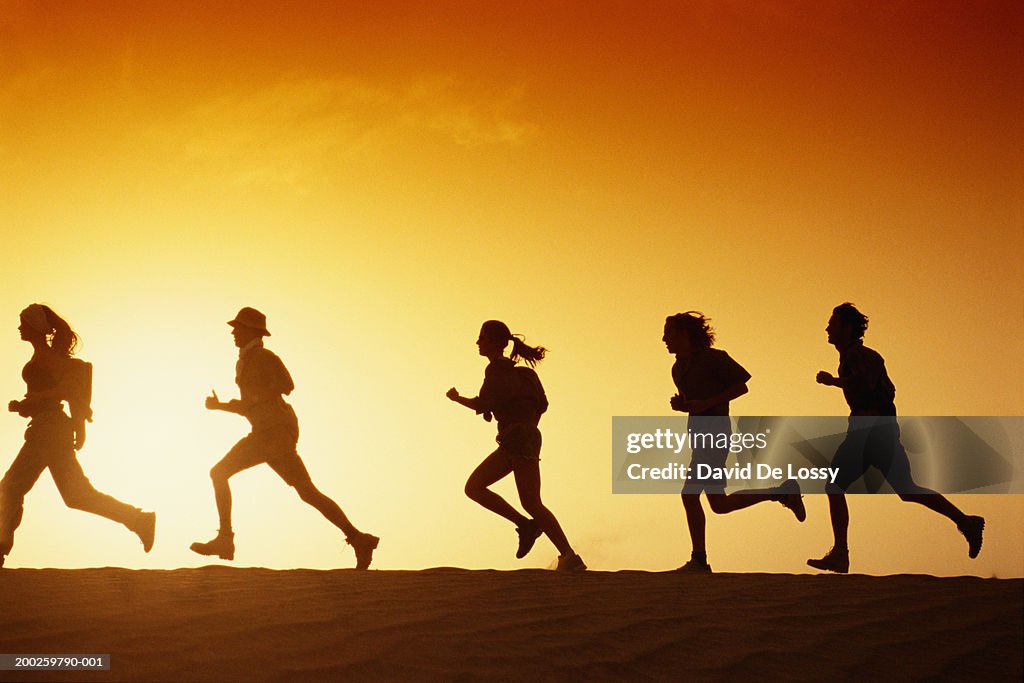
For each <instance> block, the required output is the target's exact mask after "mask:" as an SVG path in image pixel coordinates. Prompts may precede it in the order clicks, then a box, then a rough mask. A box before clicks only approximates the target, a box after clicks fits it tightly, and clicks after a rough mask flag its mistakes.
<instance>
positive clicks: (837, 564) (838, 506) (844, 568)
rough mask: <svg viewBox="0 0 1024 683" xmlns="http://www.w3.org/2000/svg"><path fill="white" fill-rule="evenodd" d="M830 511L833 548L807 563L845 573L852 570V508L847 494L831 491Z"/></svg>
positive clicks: (818, 567)
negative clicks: (849, 530) (848, 537)
mask: <svg viewBox="0 0 1024 683" xmlns="http://www.w3.org/2000/svg"><path fill="white" fill-rule="evenodd" d="M828 512H829V517H830V518H831V520H832V536H833V539H834V541H833V545H832V549H831V550H829V551H828V552H827V553H826V554H825V556H824V557H822V558H820V559H816V560H815V559H811V560H807V565H808V566H810V567H814V568H815V569H824V570H825V571H830V572H836V573H837V574H845V573H847V572H848V571H850V550H849V547H848V545H847V529H849V526H850V509H849V508H848V507H847V505H846V494H844V493H829V494H828Z"/></svg>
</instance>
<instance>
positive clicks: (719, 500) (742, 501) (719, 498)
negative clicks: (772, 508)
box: [708, 479, 807, 522]
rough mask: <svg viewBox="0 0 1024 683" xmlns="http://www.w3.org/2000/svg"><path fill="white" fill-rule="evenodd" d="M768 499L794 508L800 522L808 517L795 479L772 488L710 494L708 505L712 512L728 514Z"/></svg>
mask: <svg viewBox="0 0 1024 683" xmlns="http://www.w3.org/2000/svg"><path fill="white" fill-rule="evenodd" d="M768 501H775V502H778V503H782V505H783V506H784V507H786V508H787V509H789V510H792V512H793V514H794V515H796V518H797V521H799V522H802V521H804V520H805V519H807V512H806V511H805V510H804V504H803V500H802V499H801V496H800V486H799V484H797V482H796V481H795V480H793V479H790V480H788V481H786V482H785V483H784V484H782V485H781V486H778V487H775V488H770V489H751V490H749V491H743V492H742V493H740V492H737V493H730V494H724V493H709V494H708V506H709V507H710V508H711V511H712V512H714V513H715V514H719V515H724V514H728V513H730V512H735V511H736V510H742V509H744V508H748V507H750V506H752V505H757V504H758V503H764V502H768Z"/></svg>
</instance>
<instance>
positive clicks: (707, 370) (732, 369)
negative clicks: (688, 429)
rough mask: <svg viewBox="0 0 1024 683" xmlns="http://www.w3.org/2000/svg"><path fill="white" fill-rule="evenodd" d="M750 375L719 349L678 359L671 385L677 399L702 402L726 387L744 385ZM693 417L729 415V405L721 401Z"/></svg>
mask: <svg viewBox="0 0 1024 683" xmlns="http://www.w3.org/2000/svg"><path fill="white" fill-rule="evenodd" d="M749 379H750V373H749V372H747V371H746V370H745V369H744V368H743V366H742V365H740V364H739V363H737V362H736V361H734V360H733V359H732V357H731V356H730V355H729V354H728V353H726V352H725V351H722V350H721V349H712V348H707V349H699V350H697V351H695V352H694V353H693V354H691V355H690V356H689V358H682V357H677V358H676V362H675V364H674V365H673V366H672V381H673V382H675V385H676V389H677V390H678V391H679V394H680V396H683V397H685V398H686V399H687V400H690V401H693V400H704V399H708V398H711V397H712V396H717V395H718V394H720V393H722V392H723V391H725V390H726V389H728V388H729V387H732V386H735V385H737V384H745V383H746V382H747V380H749ZM692 414H693V415H728V414H729V402H728V401H722V402H721V403H718V404H716V405H713V406H711V407H710V408H708V409H707V410H705V411H703V412H701V413H692Z"/></svg>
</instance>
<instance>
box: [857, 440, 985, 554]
mask: <svg viewBox="0 0 1024 683" xmlns="http://www.w3.org/2000/svg"><path fill="white" fill-rule="evenodd" d="M875 433H876V434H877V436H876V437H875V438H874V439H873V442H872V443H874V442H876V441H877V442H881V443H880V444H879V445H878V446H876V448H878V449H879V450H882V451H883V453H887V454H889V455H890V457H889V459H888V460H887V461H885V462H884V463H883V466H884V474H885V478H886V479H887V480H888V481H889V483H890V484H891V485H892V487H893V489H894V490H895V491H896V492H897V493H899V496H900V500H904V501H906V502H908V503H917V504H918V505H922V506H924V507H926V508H928V509H929V510H932V511H933V512H937V513H938V514H940V515H942V516H943V517H946V518H947V519H949V520H950V521H951V522H953V523H954V524H956V528H957V529H959V530H960V533H962V534H963V535H964V537H965V538H966V539H967V554H968V556H969V557H970V558H971V559H974V558H975V557H977V556H978V553H979V552H981V543H982V534H983V532H984V530H985V519H984V518H982V517H977V516H971V515H966V514H964V512H963V511H962V510H960V508H958V507H957V506H955V505H953V503H951V502H950V501H949V499H947V498H946V497H945V496H943V495H942V494H940V493H937V492H935V491H932V490H931V489H928V488H925V487H923V486H919V485H918V484H917V483H916V482H915V481H914V478H913V476H912V474H911V471H910V458H909V457H907V451H906V449H905V448H904V447H903V443H902V442H901V441H900V430H899V425H897V424H896V422H895V420H894V421H893V422H892V423H891V424H883V425H881V426H879V427H878V428H877V429H876V430H875ZM886 449H888V450H886Z"/></svg>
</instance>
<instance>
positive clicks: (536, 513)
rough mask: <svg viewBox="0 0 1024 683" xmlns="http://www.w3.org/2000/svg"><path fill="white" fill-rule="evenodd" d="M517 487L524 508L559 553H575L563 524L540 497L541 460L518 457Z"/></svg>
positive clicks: (516, 470) (516, 465) (516, 466)
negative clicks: (563, 529)
mask: <svg viewBox="0 0 1024 683" xmlns="http://www.w3.org/2000/svg"><path fill="white" fill-rule="evenodd" d="M514 472H515V478H516V489H517V490H518V491H519V502H521V503H522V504H523V509H524V510H526V513H527V514H528V515H530V517H532V518H533V521H534V522H536V524H537V526H539V527H540V529H541V531H543V532H544V533H545V534H547V537H548V538H549V539H551V542H552V543H553V544H554V545H555V548H557V549H558V554H559V555H573V554H575V553H574V552H573V549H572V546H571V545H569V539H567V538H566V537H565V532H563V531H562V526H561V525H560V524H559V523H558V520H557V519H556V518H555V516H554V515H553V514H552V513H551V510H549V509H548V508H547V507H546V506H545V505H544V503H543V502H542V501H541V498H540V461H539V460H533V459H528V458H516V462H515V469H514Z"/></svg>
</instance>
